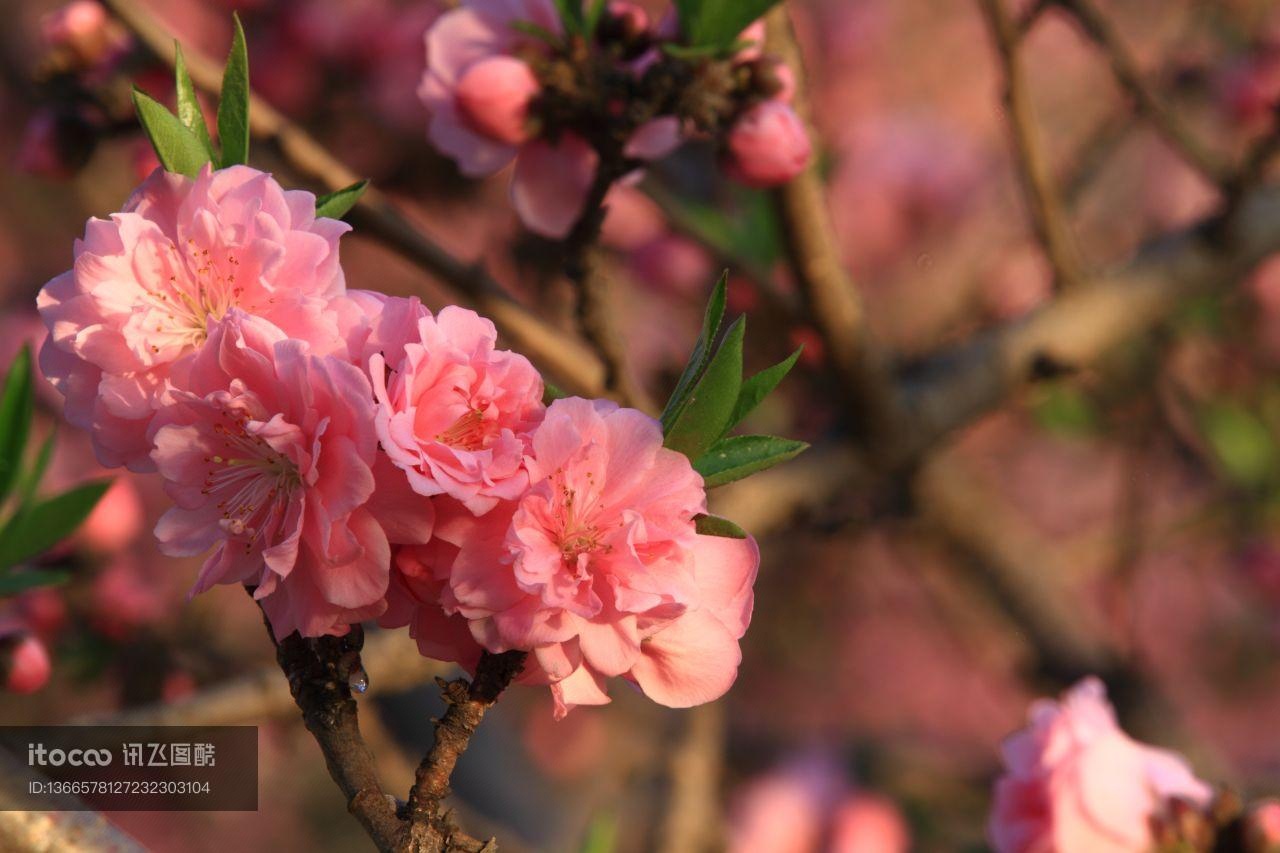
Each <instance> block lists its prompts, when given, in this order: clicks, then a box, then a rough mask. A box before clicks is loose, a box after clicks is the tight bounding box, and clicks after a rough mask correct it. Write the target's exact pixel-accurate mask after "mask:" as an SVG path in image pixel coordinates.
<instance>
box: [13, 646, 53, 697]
mask: <svg viewBox="0 0 1280 853" xmlns="http://www.w3.org/2000/svg"><path fill="white" fill-rule="evenodd" d="M51 669H52V665H51V664H50V663H49V653H48V652H47V651H46V650H45V647H44V643H42V642H40V641H39V640H37V639H36V638H35V637H30V636H27V637H22V638H21V639H20V640H18V642H17V645H15V646H13V648H12V651H11V652H10V654H9V674H8V677H7V678H6V679H5V687H6V688H7V689H8V690H9V691H10V692H12V693H35V692H36V691H37V690H39V689H40V688H41V687H44V686H45V684H46V683H47V682H48V681H49V671H50V670H51Z"/></svg>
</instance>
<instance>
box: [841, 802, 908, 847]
mask: <svg viewBox="0 0 1280 853" xmlns="http://www.w3.org/2000/svg"><path fill="white" fill-rule="evenodd" d="M909 849H911V833H910V831H909V830H908V828H907V822H906V821H905V820H903V818H902V812H900V811H899V810H898V807H897V806H896V805H894V804H893V802H892V801H891V800H888V799H886V798H884V797H879V796H875V795H874V794H865V793H856V794H853V795H851V796H849V797H846V798H845V800H844V802H842V803H841V804H840V807H839V808H837V809H836V811H835V814H834V815H833V816H832V818H831V844H830V848H829V850H830V853H907V851H908V850H909Z"/></svg>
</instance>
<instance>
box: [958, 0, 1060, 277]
mask: <svg viewBox="0 0 1280 853" xmlns="http://www.w3.org/2000/svg"><path fill="white" fill-rule="evenodd" d="M979 5H980V6H981V7H982V12H983V15H984V16H985V17H986V20H987V26H988V28H989V29H990V30H991V35H992V39H993V40H994V42H995V47H996V53H997V54H998V55H999V57H1000V64H1001V67H1002V69H1003V72H1004V102H1005V107H1006V115H1007V117H1008V119H1009V130H1010V133H1011V135H1012V137H1013V149H1014V155H1015V159H1016V161H1017V164H1018V172H1019V175H1020V177H1021V179H1022V187H1023V193H1024V195H1025V196H1026V199H1027V207H1028V208H1029V209H1030V212H1031V221H1032V224H1033V226H1034V227H1035V231H1036V236H1037V237H1038V238H1039V240H1040V244H1041V246H1042V247H1043V248H1044V252H1045V255H1046V256H1047V257H1048V258H1049V264H1050V266H1051V267H1052V268H1053V272H1054V276H1055V277H1056V279H1057V282H1058V287H1059V288H1060V289H1062V290H1067V289H1070V288H1073V287H1075V286H1077V285H1078V284H1079V283H1080V278H1081V272H1080V255H1079V253H1078V252H1077V251H1076V247H1075V243H1074V240H1073V238H1072V235H1071V227H1070V225H1069V223H1068V221H1067V215H1066V212H1065V211H1064V209H1063V207H1062V201H1061V199H1059V197H1058V191H1057V188H1056V187H1055V186H1054V182H1053V176H1052V175H1051V174H1050V170H1049V163H1048V158H1047V157H1046V155H1045V152H1044V148H1043V146H1041V144H1040V137H1039V134H1038V132H1037V130H1036V124H1035V119H1034V117H1033V114H1032V105H1031V92H1030V90H1029V89H1028V87H1027V79H1026V75H1024V74H1023V73H1022V63H1021V61H1019V59H1018V48H1019V42H1020V41H1021V34H1020V33H1019V31H1018V27H1017V25H1016V24H1015V23H1014V21H1013V19H1012V18H1010V16H1009V14H1008V12H1006V11H1005V9H1004V6H1003V5H1002V0H979Z"/></svg>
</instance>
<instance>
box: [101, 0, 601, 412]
mask: <svg viewBox="0 0 1280 853" xmlns="http://www.w3.org/2000/svg"><path fill="white" fill-rule="evenodd" d="M105 2H106V4H107V5H108V6H110V7H111V10H112V11H113V12H114V13H115V14H116V15H117V16H118V17H119V18H120V20H121V21H123V22H124V24H125V25H126V26H128V27H129V29H131V30H132V31H133V32H134V33H135V34H136V35H137V36H138V38H139V39H140V40H141V42H142V43H143V44H144V45H146V47H147V48H148V50H150V51H151V52H152V53H154V54H155V55H156V56H157V57H158V58H160V59H161V60H162V61H164V62H166V63H168V64H170V65H172V64H173V59H174V44H173V37H172V35H171V34H170V33H169V32H168V31H167V30H166V29H165V28H164V26H163V25H162V24H160V23H159V22H158V21H156V19H155V18H154V17H152V15H151V14H150V13H149V12H148V11H147V10H146V9H144V8H143V7H142V6H141V5H139V4H138V3H137V2H136V0H105ZM186 61H187V69H188V71H190V73H191V78H192V81H193V82H194V83H195V85H196V86H197V87H198V88H199V89H201V90H202V91H205V92H208V93H216V92H218V91H219V89H220V87H221V81H222V71H221V69H220V67H219V66H218V65H217V63H215V62H213V61H212V60H210V59H208V58H207V57H204V56H201V55H200V54H199V53H197V52H196V51H188V52H187V53H186ZM249 118H250V127H251V130H252V131H253V134H254V136H255V137H256V138H258V139H260V140H261V141H264V142H269V143H271V144H273V145H275V146H276V147H277V148H278V149H279V151H280V154H281V156H282V157H283V158H284V160H285V162H287V163H288V164H289V166H290V168H292V169H293V170H294V171H296V172H298V173H299V174H300V175H301V176H303V177H304V178H306V179H309V180H313V181H315V182H317V183H318V184H320V185H321V186H322V187H324V188H325V189H326V190H328V191H335V190H339V189H342V188H344V187H348V186H350V185H351V184H353V183H355V182H356V181H358V180H359V179H360V178H359V176H358V175H356V174H355V173H354V172H352V171H351V170H350V169H348V168H347V167H346V166H345V165H344V164H343V163H342V162H341V161H340V160H338V159H337V158H336V157H334V156H333V155H332V154H330V153H329V151H328V150H327V149H325V148H324V146H322V145H321V144H320V143H319V142H317V141H316V140H315V139H314V138H313V137H312V136H311V135H310V134H308V133H307V132H306V131H305V130H303V129H302V128H301V127H299V126H298V125H296V124H294V123H293V122H291V121H290V120H289V119H287V118H285V117H284V116H283V115H281V114H280V113H279V112H278V111H277V110H276V109H274V108H273V107H272V106H271V105H270V104H269V103H267V102H266V101H264V100H263V99H262V98H260V97H258V96H256V95H254V96H252V98H251V102H250V110H249ZM351 221H352V222H353V224H355V225H356V226H357V228H358V229H359V231H360V232H361V233H364V234H366V235H368V236H370V237H373V238H374V239H376V240H379V241H380V242H382V243H384V244H385V245H387V246H388V247H390V248H391V249H393V250H395V251H397V252H399V253H400V254H401V255H403V256H404V257H405V258H407V259H408V260H410V261H412V262H413V263H414V264H415V265H417V266H418V267H419V268H421V269H423V270H424V271H426V272H427V273H429V274H431V275H432V276H434V277H436V278H438V279H440V280H441V281H442V282H444V283H445V284H447V285H449V286H450V287H451V288H453V289H454V290H455V291H456V292H457V293H458V294H460V295H461V296H463V297H465V299H466V300H467V301H468V302H469V303H470V304H471V305H472V306H473V307H474V308H475V309H476V310H478V311H480V312H481V313H483V314H485V315H486V316H488V317H490V318H491V319H492V320H493V321H494V323H495V324H496V325H497V326H498V328H499V329H500V330H501V331H502V333H503V334H504V335H505V337H506V338H507V339H508V340H509V341H510V343H511V345H512V346H513V347H515V348H516V349H519V350H520V351H522V352H524V353H525V354H526V355H528V356H529V357H530V358H531V359H533V360H534V361H535V362H536V363H537V364H538V365H539V366H540V367H542V368H543V369H544V370H545V371H546V372H547V373H549V374H551V375H552V376H554V377H556V379H557V380H558V381H560V382H561V384H562V385H563V386H564V387H565V389H566V390H569V391H572V392H575V393H580V394H586V395H589V396H599V395H600V394H601V393H603V391H604V374H605V372H604V367H603V366H602V365H601V364H600V362H599V360H598V359H597V358H596V356H595V354H594V353H593V352H592V351H591V350H590V349H589V348H588V347H585V346H583V345H582V343H581V342H579V341H577V340H575V339H574V338H573V337H572V336H568V335H565V334H564V333H563V332H562V331H561V330H558V329H555V328H553V327H552V326H550V325H548V324H547V323H545V322H543V321H542V320H540V319H539V318H538V317H536V316H535V315H533V314H532V313H530V312H529V311H528V310H527V309H526V308H524V307H522V306H521V305H519V304H518V303H517V302H515V301H514V300H513V299H511V298H510V296H508V295H506V293H505V292H504V291H503V289H502V287H501V285H499V284H498V283H497V282H496V281H494V279H493V278H492V277H490V276H489V275H488V274H487V273H486V272H485V271H484V270H483V268H481V267H480V266H479V265H477V264H470V263H467V262H465V261H462V260H459V259H458V258H456V257H454V256H453V255H451V254H450V253H449V252H447V251H445V250H444V249H443V248H442V247H441V246H439V245H438V244H437V243H435V242H434V241H433V240H431V239H430V238H429V237H427V236H426V235H425V234H424V233H423V232H422V230H421V229H420V228H418V227H417V226H416V225H415V224H414V223H413V222H412V220H411V219H410V218H409V217H408V216H406V215H405V214H404V213H403V212H402V211H401V210H400V208H399V207H398V206H397V205H396V203H395V202H393V201H392V200H391V199H390V198H389V197H388V196H387V195H386V194H384V193H382V192H381V191H380V190H378V189H377V188H376V187H369V189H368V190H366V192H365V194H364V196H363V197H362V198H361V199H360V202H359V204H357V205H356V207H355V208H354V209H353V210H352V212H351Z"/></svg>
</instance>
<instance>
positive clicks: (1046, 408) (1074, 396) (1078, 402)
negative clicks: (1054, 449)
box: [1032, 382, 1098, 437]
mask: <svg viewBox="0 0 1280 853" xmlns="http://www.w3.org/2000/svg"><path fill="white" fill-rule="evenodd" d="M1032 412H1033V414H1034V416H1035V419H1036V421H1037V422H1038V423H1039V424H1040V426H1041V427H1043V428H1044V429H1045V430H1048V431H1049V432H1053V433H1057V434H1059V435H1064V436H1077V437H1078V436H1087V435H1092V434H1093V433H1096V432H1097V431H1098V415H1097V412H1096V411H1094V407H1093V405H1092V403H1090V401H1089V398H1088V397H1087V396H1085V394H1084V393H1083V392H1081V390H1080V389H1079V388H1076V387H1074V386H1072V385H1068V384H1066V383H1062V382H1058V383H1054V384H1052V385H1048V386H1046V387H1045V389H1044V391H1043V394H1042V395H1041V396H1040V398H1039V399H1038V400H1036V401H1035V403H1034V408H1033V409H1032Z"/></svg>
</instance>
